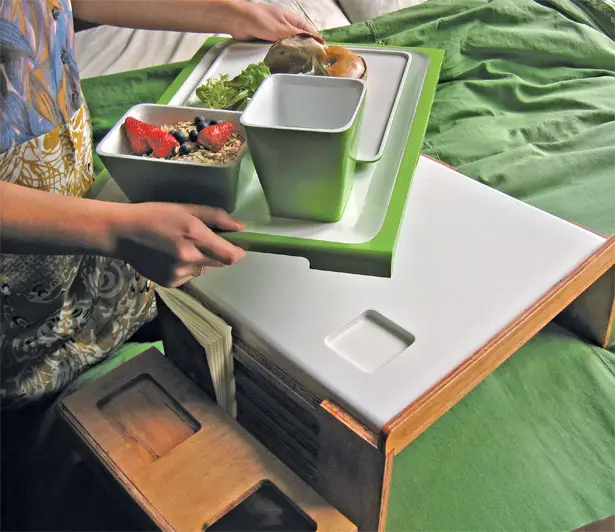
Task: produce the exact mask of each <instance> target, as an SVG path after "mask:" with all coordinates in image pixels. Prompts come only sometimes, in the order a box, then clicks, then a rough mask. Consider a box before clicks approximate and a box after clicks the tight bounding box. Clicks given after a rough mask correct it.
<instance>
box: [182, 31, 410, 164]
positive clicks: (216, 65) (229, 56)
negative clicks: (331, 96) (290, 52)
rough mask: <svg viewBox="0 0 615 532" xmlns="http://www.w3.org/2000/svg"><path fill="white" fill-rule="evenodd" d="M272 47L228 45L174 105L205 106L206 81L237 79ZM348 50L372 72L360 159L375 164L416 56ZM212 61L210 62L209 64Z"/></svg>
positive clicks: (185, 86) (360, 48)
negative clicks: (201, 91) (201, 93)
mask: <svg viewBox="0 0 615 532" xmlns="http://www.w3.org/2000/svg"><path fill="white" fill-rule="evenodd" d="M269 47H270V45H269V44H248V43H233V44H230V45H227V46H226V47H224V48H223V50H222V51H221V52H220V53H219V55H218V56H217V57H216V59H215V60H214V61H213V63H212V64H211V66H210V67H209V68H208V69H207V70H206V72H204V73H203V71H202V70H201V69H197V70H198V72H199V73H198V74H195V76H194V78H192V79H189V80H187V81H186V83H185V84H184V86H183V87H182V88H181V89H180V91H179V92H178V93H177V96H176V98H177V99H176V98H173V100H172V101H171V105H188V106H201V105H202V103H201V101H200V100H199V99H198V98H197V96H196V88H197V87H198V86H199V85H201V84H202V83H203V82H204V81H205V80H206V79H209V78H217V77H218V76H220V75H221V74H228V75H229V76H230V77H231V78H232V77H234V76H236V75H237V74H239V73H240V72H241V71H242V70H243V69H244V68H245V67H247V66H248V65H249V64H251V63H257V62H260V61H262V60H263V59H264V58H265V55H266V54H267V51H268V50H269ZM348 48H349V49H351V50H352V51H354V52H356V53H357V54H360V55H361V56H362V57H363V58H364V59H365V61H366V63H367V70H368V79H367V97H366V100H365V111H364V116H363V124H362V127H361V136H360V143H359V147H358V151H357V154H356V159H357V161H360V162H364V163H368V162H375V161H377V160H378V159H380V158H381V157H382V155H383V153H384V149H385V146H386V142H387V140H388V137H389V133H390V131H391V125H392V121H393V116H394V114H395V109H396V108H397V105H398V103H399V100H400V98H401V93H402V89H403V87H404V84H405V83H406V79H407V77H408V72H409V71H410V67H411V64H412V55H411V54H410V53H408V52H406V51H402V50H392V49H387V48H382V49H375V48H366V47H359V46H349V47H348ZM204 60H205V58H204ZM209 60H210V59H209V58H207V61H209ZM195 82H196V83H195ZM180 102H181V103H180Z"/></svg>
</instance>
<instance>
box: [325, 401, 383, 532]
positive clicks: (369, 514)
mask: <svg viewBox="0 0 615 532" xmlns="http://www.w3.org/2000/svg"><path fill="white" fill-rule="evenodd" d="M318 418H319V420H320V430H321V433H322V441H323V443H326V445H323V446H322V447H321V452H320V455H319V462H318V470H319V472H321V475H320V478H319V482H318V491H319V493H322V494H323V496H324V497H325V498H326V499H327V500H329V501H331V503H332V504H334V505H335V507H336V508H339V509H340V510H341V511H342V513H344V514H345V515H347V516H348V517H349V518H350V519H351V520H352V521H353V522H355V523H357V524H358V526H359V529H360V530H366V531H372V530H379V528H380V526H379V524H380V518H381V513H382V512H381V511H382V509H381V503H382V493H383V487H384V479H385V456H384V454H382V453H381V452H380V451H379V449H378V447H377V438H376V436H375V435H374V434H372V433H371V432H369V431H368V430H367V429H366V428H365V427H363V426H361V425H359V424H358V423H356V421H354V420H352V418H350V416H348V414H346V413H345V412H343V411H342V410H341V409H339V408H338V407H337V406H336V405H334V404H332V403H330V402H329V401H323V403H322V405H321V409H320V412H319V415H318ZM387 491H388V487H387Z"/></svg>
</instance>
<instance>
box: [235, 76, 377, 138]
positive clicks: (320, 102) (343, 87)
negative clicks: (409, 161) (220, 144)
mask: <svg viewBox="0 0 615 532" xmlns="http://www.w3.org/2000/svg"><path fill="white" fill-rule="evenodd" d="M364 93H365V87H364V84H363V82H362V81H359V80H356V79H345V78H344V79H340V78H326V77H319V76H296V75H292V74H287V75H286V74H276V75H272V76H269V77H268V78H267V79H266V80H265V81H263V83H262V84H261V86H260V87H259V88H258V90H257V91H256V93H255V94H254V97H253V98H252V101H251V102H250V104H249V105H248V107H247V108H246V110H245V111H244V112H243V113H242V115H241V123H242V124H244V125H247V126H252V127H266V128H274V129H298V130H308V131H317V132H327V133H331V132H337V131H342V130H346V129H348V128H349V127H350V125H351V124H352V122H353V119H354V118H355V116H356V114H357V112H358V109H359V104H360V103H361V99H362V95H363V94H364Z"/></svg>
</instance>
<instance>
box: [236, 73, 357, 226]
mask: <svg viewBox="0 0 615 532" xmlns="http://www.w3.org/2000/svg"><path fill="white" fill-rule="evenodd" d="M364 102H365V83H364V82H363V81H360V80H357V79H350V78H332V77H321V76H306V75H293V74H275V75H272V76H269V77H268V78H267V79H266V80H265V81H264V82H263V83H262V84H261V86H260V87H259V88H258V90H257V91H256V93H255V94H254V96H253V98H252V100H251V102H250V103H249V104H248V106H247V108H246V110H245V111H244V113H243V115H242V116H241V124H242V126H243V128H244V131H245V133H246V137H247V140H248V146H249V150H250V154H251V156H252V160H253V162H254V167H255V168H256V172H257V174H258V178H259V181H260V182H261V185H262V187H263V191H264V193H265V197H266V199H267V203H268V205H269V211H270V213H271V215H272V216H275V217H285V218H299V219H304V220H312V221H318V222H337V221H339V220H340V218H341V217H342V214H343V213H344V208H345V207H346V203H347V201H348V197H349V195H350V191H351V190H352V184H353V176H354V170H355V165H356V161H355V158H354V157H355V153H356V148H357V145H358V140H359V130H360V127H359V126H360V124H361V119H362V114H363V107H364Z"/></svg>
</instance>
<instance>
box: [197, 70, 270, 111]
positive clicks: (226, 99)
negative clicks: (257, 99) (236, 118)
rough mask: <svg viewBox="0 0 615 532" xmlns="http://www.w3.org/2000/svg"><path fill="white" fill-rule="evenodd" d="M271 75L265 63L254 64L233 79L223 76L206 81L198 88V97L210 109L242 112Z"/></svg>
mask: <svg viewBox="0 0 615 532" xmlns="http://www.w3.org/2000/svg"><path fill="white" fill-rule="evenodd" d="M270 74H271V72H270V70H269V68H268V67H267V65H265V64H264V63H252V64H251V65H248V66H247V67H246V68H245V69H244V70H243V71H242V72H241V73H240V74H239V75H238V76H235V77H234V78H233V79H229V76H228V75H226V74H222V75H220V76H219V77H218V78H216V79H208V80H206V81H205V83H204V84H203V85H201V86H200V87H197V89H196V95H197V97H198V98H199V100H201V101H202V102H203V103H204V104H205V107H208V108H210V109H229V110H234V111H241V110H243V109H245V107H246V105H248V101H249V100H250V98H251V97H252V96H253V95H254V93H255V92H256V89H258V87H259V86H260V84H261V83H262V82H263V81H264V79H265V78H266V77H267V76H269V75H270Z"/></svg>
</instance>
